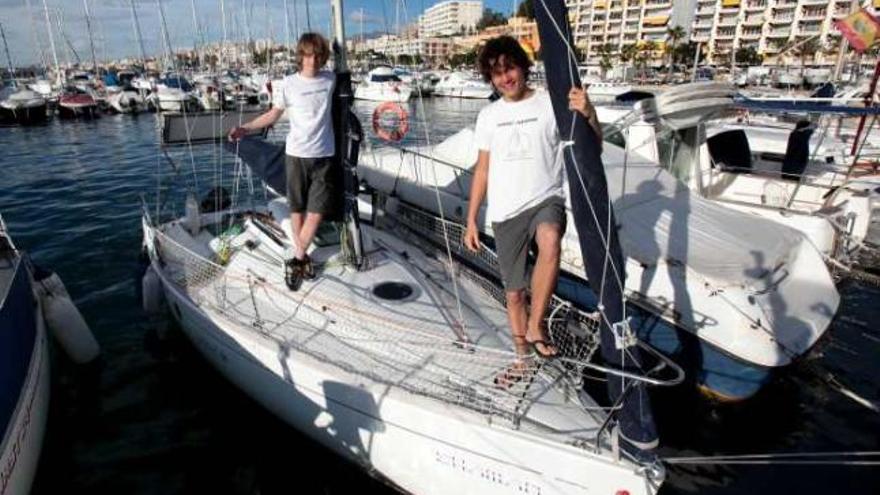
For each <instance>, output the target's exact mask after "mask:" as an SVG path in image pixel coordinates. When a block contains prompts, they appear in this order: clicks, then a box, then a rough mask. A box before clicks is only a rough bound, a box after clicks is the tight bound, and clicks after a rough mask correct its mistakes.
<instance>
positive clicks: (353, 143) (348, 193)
mask: <svg viewBox="0 0 880 495" xmlns="http://www.w3.org/2000/svg"><path fill="white" fill-rule="evenodd" d="M330 11H331V18H332V21H333V53H334V55H335V62H336V63H335V68H336V89H335V91H334V94H333V99H334V101H333V132H334V137H335V140H336V160H337V163H338V166H340V167H341V168H342V173H343V182H344V186H345V187H344V190H345V198H344V200H343V201H344V202H343V232H344V234H345V235H343V239H344V241H345V242H344V243H343V246H342V252H343V255H344V256H345V258H347V260H348V261H349V262H350V263H351V264H352V265H354V266H355V267H357V269H358V270H361V269H363V268H365V263H364V255H363V239H362V237H361V230H360V224H359V213H358V204H357V195H358V177H357V161H358V152H359V149H360V141H361V140H362V139H363V131H362V129H361V126H360V123H359V122H358V120H357V117H354V116H353V115H352V113H351V102H352V100H353V92H352V90H351V72H349V70H348V64H347V62H346V53H345V23H344V22H343V12H342V0H331V2H330Z"/></svg>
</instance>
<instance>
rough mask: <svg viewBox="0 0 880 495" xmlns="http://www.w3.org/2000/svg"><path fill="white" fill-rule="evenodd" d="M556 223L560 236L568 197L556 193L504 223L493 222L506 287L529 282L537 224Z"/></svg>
mask: <svg viewBox="0 0 880 495" xmlns="http://www.w3.org/2000/svg"><path fill="white" fill-rule="evenodd" d="M542 223H549V224H556V225H559V227H560V235H562V234H564V233H565V223H566V218H565V200H564V199H562V198H560V197H558V196H553V197H551V198H548V199H545V200H544V201H542V202H541V203H539V204H537V205H535V206H533V207H531V208H529V209H528V210H525V211H523V212H521V213H519V214H518V215H516V216H515V217H512V218H508V219H507V220H504V221H502V222H493V223H492V230H493V231H494V232H495V250H496V251H497V254H498V269H499V271H500V272H501V281H502V282H503V283H504V289H505V290H507V291H515V290H519V289H523V288H525V287H527V286H528V285H529V275H528V257H529V248H530V247H531V245H532V241H534V239H535V233H536V232H537V231H538V225H540V224H542Z"/></svg>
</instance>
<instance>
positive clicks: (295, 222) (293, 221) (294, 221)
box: [290, 212, 306, 258]
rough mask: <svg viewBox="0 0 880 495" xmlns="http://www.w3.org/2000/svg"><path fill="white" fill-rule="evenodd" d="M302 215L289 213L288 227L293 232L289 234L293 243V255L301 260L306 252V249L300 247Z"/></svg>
mask: <svg viewBox="0 0 880 495" xmlns="http://www.w3.org/2000/svg"><path fill="white" fill-rule="evenodd" d="M304 216H305V215H303V214H302V213H299V212H291V213H290V226H291V228H292V229H293V232H291V233H290V241H291V242H292V243H293V255H294V257H296V258H302V257H303V254H304V253H305V252H306V248H305V247H303V246H302V242H301V241H300V236H301V235H302V234H301V232H302V229H303V217H304Z"/></svg>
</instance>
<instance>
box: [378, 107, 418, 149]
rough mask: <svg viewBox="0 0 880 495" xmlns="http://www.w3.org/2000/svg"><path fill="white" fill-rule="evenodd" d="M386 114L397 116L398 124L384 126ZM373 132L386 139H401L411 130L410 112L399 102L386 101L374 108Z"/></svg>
mask: <svg viewBox="0 0 880 495" xmlns="http://www.w3.org/2000/svg"><path fill="white" fill-rule="evenodd" d="M386 114H391V115H394V116H395V117H397V126H396V127H392V128H388V127H383V126H382V118H383V117H384V116H385V115H386ZM373 132H375V133H376V135H377V136H379V137H380V138H381V139H384V140H386V141H400V140H401V139H403V138H404V136H406V133H407V132H409V114H408V113H407V111H406V109H405V108H403V107H402V106H401V105H400V104H399V103H394V102H391V101H386V102H384V103H382V104H381V105H379V106H377V107H376V109H375V110H373Z"/></svg>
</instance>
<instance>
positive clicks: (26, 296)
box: [0, 258, 37, 438]
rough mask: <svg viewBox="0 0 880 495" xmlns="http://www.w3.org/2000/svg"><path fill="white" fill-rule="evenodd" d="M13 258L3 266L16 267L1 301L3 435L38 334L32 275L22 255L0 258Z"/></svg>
mask: <svg viewBox="0 0 880 495" xmlns="http://www.w3.org/2000/svg"><path fill="white" fill-rule="evenodd" d="M10 261H11V262H12V263H13V264H12V265H8V266H3V267H0V270H10V271H14V273H13V274H12V282H11V284H10V286H9V290H8V292H7V293H6V294H5V297H4V298H3V299H2V301H0V438H3V435H4V433H5V432H6V429H7V428H9V423H10V420H11V419H12V413H13V412H14V411H15V406H16V404H18V400H19V397H20V396H21V394H22V392H23V390H22V388H23V387H24V383H25V378H27V370H28V367H29V365H30V362H31V356H32V355H33V349H34V343H35V342H36V335H37V323H36V320H35V318H34V308H35V303H34V296H33V292H32V291H31V281H30V277H29V276H28V272H27V270H26V269H25V266H24V263H21V262H20V258H14V259H12V260H10V259H9V258H0V263H3V264H6V263H9V262H10ZM5 275H6V274H4V276H5ZM2 296H3V295H0V297H2Z"/></svg>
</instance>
